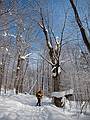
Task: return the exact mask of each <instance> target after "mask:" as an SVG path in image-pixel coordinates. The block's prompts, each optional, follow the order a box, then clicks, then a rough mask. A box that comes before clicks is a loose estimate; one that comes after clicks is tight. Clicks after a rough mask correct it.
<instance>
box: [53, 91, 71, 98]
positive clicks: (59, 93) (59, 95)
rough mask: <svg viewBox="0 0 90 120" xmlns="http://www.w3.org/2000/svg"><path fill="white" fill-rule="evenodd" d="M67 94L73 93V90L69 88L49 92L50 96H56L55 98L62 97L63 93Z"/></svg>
mask: <svg viewBox="0 0 90 120" xmlns="http://www.w3.org/2000/svg"><path fill="white" fill-rule="evenodd" d="M66 94H67V95H68V94H73V90H72V89H70V90H66V91H62V92H52V93H51V96H52V97H56V98H60V97H63V96H64V95H66Z"/></svg>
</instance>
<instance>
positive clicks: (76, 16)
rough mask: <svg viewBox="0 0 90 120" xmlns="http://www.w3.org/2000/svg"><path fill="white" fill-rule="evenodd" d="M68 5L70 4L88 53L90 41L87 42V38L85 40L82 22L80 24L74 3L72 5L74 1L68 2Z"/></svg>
mask: <svg viewBox="0 0 90 120" xmlns="http://www.w3.org/2000/svg"><path fill="white" fill-rule="evenodd" d="M70 3H71V5H72V8H73V11H74V15H75V19H76V22H77V24H78V26H79V29H80V32H81V35H82V38H83V41H84V43H85V45H86V47H87V49H88V51H89V52H90V41H89V40H88V38H87V35H86V32H85V29H84V27H83V25H82V22H81V20H80V17H79V14H78V11H77V8H76V6H75V3H74V0H70Z"/></svg>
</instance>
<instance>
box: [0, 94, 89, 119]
mask: <svg viewBox="0 0 90 120" xmlns="http://www.w3.org/2000/svg"><path fill="white" fill-rule="evenodd" d="M36 102H37V99H36V97H35V96H34V95H29V94H19V95H13V94H7V95H1V96H0V120H90V115H89V114H88V115H84V114H81V115H79V116H77V114H76V112H75V111H70V109H61V108H57V107H56V106H54V105H52V104H51V99H49V98H47V97H43V99H42V106H40V107H39V106H36ZM66 108H69V107H68V106H66Z"/></svg>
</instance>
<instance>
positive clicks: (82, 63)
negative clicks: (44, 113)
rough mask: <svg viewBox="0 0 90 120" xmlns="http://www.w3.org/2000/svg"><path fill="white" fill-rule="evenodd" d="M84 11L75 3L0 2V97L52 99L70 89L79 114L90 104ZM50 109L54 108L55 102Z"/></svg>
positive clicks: (88, 25) (89, 42)
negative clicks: (38, 95) (40, 92)
mask: <svg viewBox="0 0 90 120" xmlns="http://www.w3.org/2000/svg"><path fill="white" fill-rule="evenodd" d="M76 3H77V4H76ZM84 5H85V6H84ZM87 5H88V4H87V3H86V2H84V3H82V2H80V1H76V0H69V2H67V1H63V0H61V1H57V2H55V0H50V1H47V0H46V1H44V0H42V1H41V0H33V1H30V0H27V1H23V0H20V1H19V0H0V93H1V91H2V89H4V93H5V94H6V93H7V90H11V89H12V90H15V93H16V94H18V93H29V94H34V95H35V93H36V91H37V90H38V89H42V90H43V92H44V95H46V96H49V97H51V93H52V92H61V91H63V90H64V91H65V90H68V89H73V90H74V99H75V101H77V103H79V104H80V106H81V112H82V109H83V108H84V107H83V106H82V103H83V101H85V105H86V106H87V104H90V87H89V86H90V31H89V30H90V22H89V21H90V18H89V16H88V10H87V9H85V7H86V6H87ZM79 6H80V7H79ZM82 9H84V10H85V13H83V12H82V11H81V10H82ZM54 104H55V105H56V106H58V101H57V100H56V99H54Z"/></svg>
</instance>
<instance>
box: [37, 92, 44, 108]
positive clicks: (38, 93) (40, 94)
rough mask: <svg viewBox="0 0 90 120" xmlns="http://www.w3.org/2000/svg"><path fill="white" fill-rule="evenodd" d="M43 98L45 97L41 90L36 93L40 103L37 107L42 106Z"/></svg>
mask: <svg viewBox="0 0 90 120" xmlns="http://www.w3.org/2000/svg"><path fill="white" fill-rule="evenodd" d="M42 96H43V93H42V91H41V90H39V91H37V92H36V97H37V100H38V102H37V104H36V105H37V106H41V99H42Z"/></svg>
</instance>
